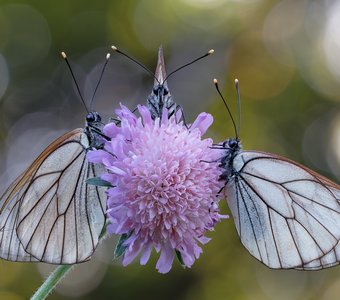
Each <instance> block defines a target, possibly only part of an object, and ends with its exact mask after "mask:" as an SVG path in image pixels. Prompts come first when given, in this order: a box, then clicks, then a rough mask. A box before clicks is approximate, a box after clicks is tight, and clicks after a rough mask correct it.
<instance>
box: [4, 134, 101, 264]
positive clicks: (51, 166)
mask: <svg viewBox="0 0 340 300" xmlns="http://www.w3.org/2000/svg"><path fill="white" fill-rule="evenodd" d="M88 147H89V139H88V137H87V135H86V134H85V133H84V130H83V129H76V130H73V131H71V132H69V133H67V134H65V135H63V136H62V137H60V138H59V139H57V140H56V141H55V142H53V143H52V144H51V145H50V146H49V147H48V148H47V149H45V150H44V152H43V153H42V154H41V155H40V156H39V157H38V158H37V159H36V160H35V161H34V162H33V164H32V165H31V166H30V167H29V168H28V169H27V171H26V172H25V173H24V174H23V175H22V176H21V177H19V179H18V180H17V181H16V182H15V183H14V184H13V185H12V186H11V187H10V188H9V189H8V190H7V191H6V192H5V194H4V196H3V197H2V198H1V206H2V208H1V211H2V212H7V213H6V214H5V213H4V214H3V213H1V215H0V224H1V223H4V224H5V226H2V228H3V230H2V232H3V241H7V239H8V237H7V236H8V235H10V234H11V236H12V237H13V240H14V241H15V245H17V246H16V248H14V247H13V246H11V245H10V244H9V242H5V244H4V245H0V247H1V248H0V254H2V253H3V254H7V256H6V255H2V257H3V258H5V259H10V260H16V261H27V260H32V259H33V260H38V261H42V262H47V263H52V264H74V263H79V262H83V261H86V260H88V259H89V258H90V257H91V255H92V253H93V252H94V250H95V248H96V247H97V245H98V241H99V237H100V234H101V232H102V230H103V228H104V225H105V205H106V204H105V203H106V195H105V191H104V190H103V189H101V188H99V187H96V186H92V185H87V184H86V179H87V178H89V177H95V176H98V174H100V173H101V170H100V167H98V166H95V165H93V164H92V163H89V162H88V161H87V159H86V152H87V149H88ZM6 215H7V216H6ZM6 243H7V244H6ZM18 249H19V250H18ZM18 251H19V254H17V252H18Z"/></svg>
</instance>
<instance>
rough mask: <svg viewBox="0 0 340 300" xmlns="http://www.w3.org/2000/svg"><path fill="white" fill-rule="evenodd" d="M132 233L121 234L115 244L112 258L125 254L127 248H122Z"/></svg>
mask: <svg viewBox="0 0 340 300" xmlns="http://www.w3.org/2000/svg"><path fill="white" fill-rule="evenodd" d="M131 234H132V231H131V232H129V233H123V234H122V235H121V236H120V238H119V240H118V243H117V246H116V249H115V252H114V254H113V258H114V259H117V258H118V257H120V256H122V255H123V254H124V253H125V250H126V248H127V246H124V242H125V241H126V240H127V239H128V238H129V237H130V236H131Z"/></svg>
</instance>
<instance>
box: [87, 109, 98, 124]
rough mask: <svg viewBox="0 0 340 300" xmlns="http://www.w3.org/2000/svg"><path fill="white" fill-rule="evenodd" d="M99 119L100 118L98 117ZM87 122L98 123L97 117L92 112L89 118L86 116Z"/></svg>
mask: <svg viewBox="0 0 340 300" xmlns="http://www.w3.org/2000/svg"><path fill="white" fill-rule="evenodd" d="M98 117H99V116H98ZM86 121H87V122H89V123H91V122H94V121H96V115H95V114H94V113H92V112H90V113H89V114H88V115H87V116H86Z"/></svg>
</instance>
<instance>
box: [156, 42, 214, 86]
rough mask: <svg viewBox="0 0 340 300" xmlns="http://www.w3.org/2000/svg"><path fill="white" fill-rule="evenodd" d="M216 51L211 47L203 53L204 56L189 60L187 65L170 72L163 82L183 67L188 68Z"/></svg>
mask: <svg viewBox="0 0 340 300" xmlns="http://www.w3.org/2000/svg"><path fill="white" fill-rule="evenodd" d="M214 52H215V50H214V49H210V50H209V51H208V52H207V53H205V54H204V55H202V56H200V57H198V58H196V59H194V60H193V61H191V62H188V63H187V64H185V65H183V66H181V67H179V68H177V69H176V70H174V71H172V72H170V73H169V74H168V76H166V77H165V79H164V81H163V82H162V83H164V82H165V81H166V80H168V79H169V77H170V76H172V75H173V74H175V73H177V72H178V71H179V70H182V69H184V68H186V67H188V66H190V65H192V64H193V63H195V62H196V61H199V60H201V59H203V58H205V57H207V56H209V55H211V54H213V53H214Z"/></svg>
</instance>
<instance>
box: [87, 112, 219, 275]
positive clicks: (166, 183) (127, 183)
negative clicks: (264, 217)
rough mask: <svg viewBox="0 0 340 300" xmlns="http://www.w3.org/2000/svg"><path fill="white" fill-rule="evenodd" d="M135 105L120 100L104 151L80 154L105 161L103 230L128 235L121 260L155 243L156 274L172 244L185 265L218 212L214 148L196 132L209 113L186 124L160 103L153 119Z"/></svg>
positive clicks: (144, 256) (166, 266) (168, 259)
mask: <svg viewBox="0 0 340 300" xmlns="http://www.w3.org/2000/svg"><path fill="white" fill-rule="evenodd" d="M138 111H139V113H140V115H141V117H139V118H138V117H136V116H135V115H134V114H133V113H132V112H131V111H130V110H128V109H127V108H126V107H124V106H122V105H121V109H119V110H117V112H116V113H117V115H118V117H119V118H120V120H121V124H120V126H117V125H115V124H113V123H110V124H108V125H106V126H105V128H104V134H105V135H106V136H108V137H110V138H111V140H110V141H108V142H107V143H106V144H105V148H104V150H105V151H103V150H94V151H91V152H90V153H89V154H88V159H89V160H90V161H93V162H95V163H98V162H99V161H100V162H101V163H103V164H104V165H105V167H106V169H107V170H108V173H107V174H104V175H103V176H102V179H104V180H106V181H109V182H110V183H111V184H112V185H113V186H115V187H114V188H110V189H109V190H108V211H107V215H108V219H109V221H110V224H109V226H108V232H109V233H113V234H127V235H128V236H129V237H128V238H127V239H126V240H125V242H124V246H125V247H126V249H125V252H124V256H123V265H128V264H129V263H131V262H132V261H133V260H134V259H135V258H136V256H137V255H138V254H140V253H141V257H140V263H141V264H142V265H144V264H146V263H147V261H148V259H149V257H150V254H151V251H152V248H155V249H156V251H157V252H160V258H159V260H158V262H157V265H156V268H157V269H158V271H159V272H160V273H167V272H168V271H169V270H170V269H171V266H172V262H173V259H174V256H175V250H176V251H177V253H179V254H180V257H181V260H182V262H183V264H184V265H185V266H186V267H191V265H192V264H193V263H194V261H195V259H197V258H198V257H199V255H200V254H201V252H202V249H201V248H200V246H199V244H205V243H207V242H208V241H209V239H208V238H207V237H205V234H206V232H207V231H210V230H212V229H213V227H214V225H215V224H216V223H217V222H218V221H219V220H220V217H221V216H220V215H219V213H218V212H219V211H218V199H217V198H216V194H217V193H218V191H219V190H220V188H221V187H222V185H223V183H221V182H220V181H219V180H218V178H219V176H220V174H221V170H220V168H219V167H218V162H214V161H215V160H216V159H217V158H218V153H216V152H217V151H214V150H212V149H210V146H212V140H211V139H203V140H202V139H201V136H202V135H203V134H204V133H205V132H206V130H207V129H208V127H209V126H210V125H211V124H212V122H213V118H212V116H211V115H209V114H206V113H202V114H200V115H199V116H198V117H197V119H196V121H195V122H194V123H193V124H192V126H191V127H190V128H189V129H188V128H187V127H186V126H184V125H183V123H182V122H180V123H177V122H176V117H175V116H173V117H170V118H169V119H168V117H167V115H168V114H167V110H164V111H163V117H162V118H161V119H159V118H157V119H155V120H152V118H151V114H150V112H149V110H148V109H147V108H146V107H145V106H139V107H138ZM109 153H110V154H109ZM112 154H113V155H112Z"/></svg>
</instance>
